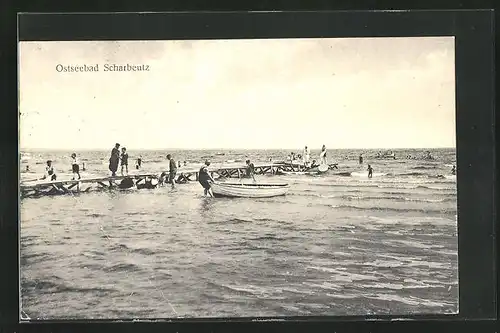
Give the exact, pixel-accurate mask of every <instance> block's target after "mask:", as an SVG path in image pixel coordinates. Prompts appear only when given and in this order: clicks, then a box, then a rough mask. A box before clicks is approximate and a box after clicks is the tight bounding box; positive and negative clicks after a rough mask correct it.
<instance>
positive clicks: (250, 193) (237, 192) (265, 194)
mask: <svg viewBox="0 0 500 333" xmlns="http://www.w3.org/2000/svg"><path fill="white" fill-rule="evenodd" d="M289 188H290V187H289V186H288V184H237V183H226V184H221V183H214V184H212V193H213V194H214V196H215V197H228V198H270V197H277V196H281V195H285V194H286V193H287V192H288V190H289Z"/></svg>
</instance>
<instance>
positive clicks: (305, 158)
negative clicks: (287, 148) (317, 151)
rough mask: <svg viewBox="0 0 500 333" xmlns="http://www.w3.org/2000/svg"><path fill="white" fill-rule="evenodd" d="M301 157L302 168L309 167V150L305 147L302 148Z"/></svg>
mask: <svg viewBox="0 0 500 333" xmlns="http://www.w3.org/2000/svg"><path fill="white" fill-rule="evenodd" d="M302 156H303V162H304V166H305V167H306V168H307V167H309V158H310V152H309V148H307V146H305V147H304V154H303V155H302Z"/></svg>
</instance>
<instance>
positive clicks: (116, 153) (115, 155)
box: [109, 143, 120, 177]
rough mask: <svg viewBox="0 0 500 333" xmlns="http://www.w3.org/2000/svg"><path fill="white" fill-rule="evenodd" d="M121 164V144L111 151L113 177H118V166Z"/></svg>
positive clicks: (110, 162) (110, 160) (110, 163)
mask: <svg viewBox="0 0 500 333" xmlns="http://www.w3.org/2000/svg"><path fill="white" fill-rule="evenodd" d="M119 163H120V144H119V143H117V144H115V147H114V148H113V149H112V150H111V157H110V158H109V171H111V176H112V177H115V176H116V171H118V164H119Z"/></svg>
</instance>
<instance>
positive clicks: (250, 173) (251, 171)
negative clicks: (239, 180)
mask: <svg viewBox="0 0 500 333" xmlns="http://www.w3.org/2000/svg"><path fill="white" fill-rule="evenodd" d="M246 164H247V167H246V176H247V177H248V178H252V179H253V182H254V183H255V182H257V181H256V180H255V165H254V164H253V163H252V162H250V160H246Z"/></svg>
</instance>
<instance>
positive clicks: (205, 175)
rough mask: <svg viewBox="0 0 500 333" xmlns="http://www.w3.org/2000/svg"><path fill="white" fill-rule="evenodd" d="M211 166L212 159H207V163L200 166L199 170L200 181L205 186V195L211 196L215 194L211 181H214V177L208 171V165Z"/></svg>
mask: <svg viewBox="0 0 500 333" xmlns="http://www.w3.org/2000/svg"><path fill="white" fill-rule="evenodd" d="M209 166H210V161H208V160H207V161H205V165H204V166H202V167H201V168H200V171H199V172H198V182H199V183H200V184H201V186H203V189H204V194H205V196H207V195H209V196H211V197H213V196H214V194H213V192H212V186H210V182H212V183H214V182H215V181H214V179H213V178H212V176H210V174H209V172H208V167H209Z"/></svg>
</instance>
